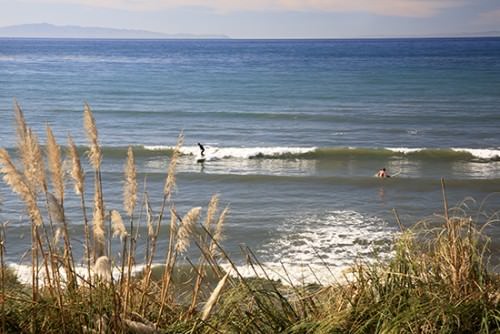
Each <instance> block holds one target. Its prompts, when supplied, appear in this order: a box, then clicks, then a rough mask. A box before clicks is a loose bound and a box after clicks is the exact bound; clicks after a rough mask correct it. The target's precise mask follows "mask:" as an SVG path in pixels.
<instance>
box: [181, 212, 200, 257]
mask: <svg viewBox="0 0 500 334" xmlns="http://www.w3.org/2000/svg"><path fill="white" fill-rule="evenodd" d="M200 213H201V207H196V208H192V209H191V210H189V212H188V213H186V215H185V216H184V217H183V218H182V222H181V226H180V227H179V231H178V232H177V244H176V245H175V249H176V251H178V252H180V253H184V252H185V251H186V250H187V248H188V247H189V237H190V236H191V234H192V233H193V229H194V226H195V225H196V223H197V222H198V219H199V218H200Z"/></svg>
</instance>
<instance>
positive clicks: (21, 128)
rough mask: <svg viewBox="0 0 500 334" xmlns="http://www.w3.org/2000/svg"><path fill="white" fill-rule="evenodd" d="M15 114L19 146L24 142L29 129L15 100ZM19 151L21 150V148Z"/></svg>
mask: <svg viewBox="0 0 500 334" xmlns="http://www.w3.org/2000/svg"><path fill="white" fill-rule="evenodd" d="M14 113H15V116H16V133H17V142H18V144H19V143H23V142H24V140H25V137H26V134H27V132H28V128H27V126H26V120H25V118H24V114H23V111H22V109H21V106H20V105H19V103H17V101H15V100H14ZM19 149H21V147H20V148H19Z"/></svg>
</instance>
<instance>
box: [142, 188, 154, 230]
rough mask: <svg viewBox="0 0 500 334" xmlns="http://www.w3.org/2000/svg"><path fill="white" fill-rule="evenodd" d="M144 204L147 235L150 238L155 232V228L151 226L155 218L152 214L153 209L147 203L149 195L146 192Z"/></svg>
mask: <svg viewBox="0 0 500 334" xmlns="http://www.w3.org/2000/svg"><path fill="white" fill-rule="evenodd" d="M144 196H145V205H146V226H147V228H148V236H149V237H150V238H151V237H152V236H154V234H155V230H154V227H153V221H154V219H155V217H154V215H153V209H152V208H151V204H150V203H149V196H148V194H147V193H146V194H145V195H144Z"/></svg>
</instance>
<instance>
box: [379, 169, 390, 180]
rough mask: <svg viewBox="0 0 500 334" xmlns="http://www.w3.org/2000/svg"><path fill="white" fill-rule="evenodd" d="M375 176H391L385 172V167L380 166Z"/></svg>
mask: <svg viewBox="0 0 500 334" xmlns="http://www.w3.org/2000/svg"><path fill="white" fill-rule="evenodd" d="M375 176H376V177H380V178H384V177H391V176H390V175H389V174H387V171H386V170H385V168H382V169H381V170H379V171H378V173H377V174H376V175H375Z"/></svg>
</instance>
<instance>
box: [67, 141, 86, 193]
mask: <svg viewBox="0 0 500 334" xmlns="http://www.w3.org/2000/svg"><path fill="white" fill-rule="evenodd" d="M68 151H69V156H70V157H71V173H70V174H71V178H72V179H73V181H74V183H75V193H76V194H77V195H81V194H83V191H84V184H85V174H84V173H83V169H82V165H81V162H80V156H79V155H78V151H77V149H76V145H75V143H74V142H73V138H71V136H68Z"/></svg>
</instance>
